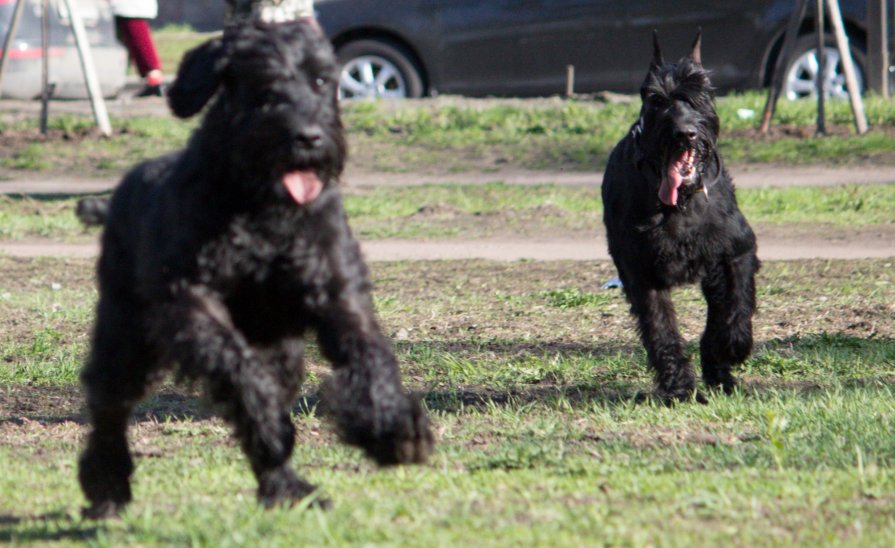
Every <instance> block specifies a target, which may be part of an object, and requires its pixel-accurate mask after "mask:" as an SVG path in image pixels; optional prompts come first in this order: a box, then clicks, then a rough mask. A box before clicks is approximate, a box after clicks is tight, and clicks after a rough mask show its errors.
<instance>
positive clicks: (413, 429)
mask: <svg viewBox="0 0 895 548" xmlns="http://www.w3.org/2000/svg"><path fill="white" fill-rule="evenodd" d="M401 422H402V423H403V424H401V425H400V427H398V428H396V429H395V431H394V434H392V435H390V436H388V437H383V438H382V439H377V440H371V443H369V444H367V445H366V447H365V449H366V450H367V453H369V455H370V456H371V457H373V459H375V460H376V462H377V463H378V464H380V465H381V466H393V465H396V464H423V463H425V462H426V460H427V459H428V458H429V455H431V454H432V449H433V447H434V446H435V438H434V437H433V436H432V431H431V430H430V429H429V419H428V417H426V412H425V410H424V409H423V406H422V404H421V403H420V401H419V399H417V398H411V400H410V413H409V415H406V416H405V417H404V418H403V419H402V421H401Z"/></svg>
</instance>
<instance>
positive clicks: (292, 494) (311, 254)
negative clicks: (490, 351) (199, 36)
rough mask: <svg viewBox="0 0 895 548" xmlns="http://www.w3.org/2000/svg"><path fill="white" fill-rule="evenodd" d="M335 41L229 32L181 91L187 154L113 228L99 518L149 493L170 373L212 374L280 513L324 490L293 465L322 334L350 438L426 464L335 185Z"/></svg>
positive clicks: (92, 369) (95, 463) (112, 217)
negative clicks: (157, 391) (305, 362)
mask: <svg viewBox="0 0 895 548" xmlns="http://www.w3.org/2000/svg"><path fill="white" fill-rule="evenodd" d="M338 73H339V71H338V67H337V64H336V60H335V56H334V54H333V51H332V48H331V47H330V45H329V44H328V42H327V41H326V40H325V39H324V38H323V37H322V36H321V35H320V33H319V32H318V31H316V30H315V29H314V28H313V27H311V26H310V25H308V24H305V23H289V24H277V25H265V24H263V23H254V24H251V23H250V24H247V25H245V26H242V27H234V28H229V29H227V31H225V33H224V37H223V39H215V40H212V41H209V42H207V43H206V44H204V45H202V46H199V47H198V48H196V49H195V50H193V51H192V52H190V53H188V54H187V55H186V57H185V58H184V61H183V62H182V64H181V67H180V70H179V72H178V76H177V80H176V82H175V83H174V86H173V87H172V89H171V91H170V102H171V107H172V109H173V110H174V112H175V113H176V114H178V115H179V116H184V117H186V116H190V115H193V114H195V113H196V112H198V111H199V110H200V109H202V108H203V106H204V105H205V104H206V102H208V101H211V100H212V98H213V97H215V99H214V100H213V101H212V104H211V106H210V107H209V109H208V113H207V114H206V116H205V118H204V121H203V123H202V124H201V126H200V127H199V129H198V130H197V131H196V132H195V133H194V134H193V136H192V138H191V140H190V142H189V145H188V146H187V148H186V149H184V150H182V151H180V152H177V153H174V154H171V155H168V156H164V157H161V158H158V159H155V160H151V161H148V162H145V163H143V164H141V165H140V166H138V167H137V168H136V169H134V170H133V171H131V172H130V173H129V174H128V175H127V176H126V177H125V179H124V181H122V183H121V185H120V186H119V187H118V188H117V189H116V191H115V194H114V196H113V198H112V201H111V203H110V204H108V206H107V205H106V204H105V203H103V202H102V201H96V200H88V201H83V202H82V203H81V204H79V216H80V217H81V218H82V219H83V220H85V221H87V222H97V221H103V222H104V225H105V228H104V231H103V236H102V256H101V258H100V260H99V267H98V276H99V292H100V297H99V304H98V306H97V317H96V325H95V328H94V332H93V340H92V348H91V351H90V357H89V360H88V363H87V366H86V368H85V369H84V372H83V374H82V380H83V382H84V386H85V389H86V396H87V405H88V408H89V411H90V420H91V425H92V427H93V429H92V431H91V432H90V435H89V438H88V441H87V448H86V450H85V451H84V453H83V455H82V457H81V460H80V470H79V478H80V481H81V487H82V488H83V490H84V493H85V495H86V496H87V499H88V501H89V502H90V507H89V508H87V510H86V512H85V514H86V515H87V516H89V517H104V516H109V515H114V514H116V513H117V512H118V511H120V509H121V508H122V507H123V506H124V505H125V504H127V503H128V502H129V501H130V499H131V491H130V476H131V474H132V472H133V462H132V460H131V457H130V454H129V451H128V444H127V438H126V430H127V423H128V417H129V415H130V413H131V411H132V409H133V407H134V406H135V405H136V404H137V403H138V402H139V401H140V399H141V398H142V397H143V396H144V395H145V394H146V392H147V390H149V388H150V387H151V386H152V385H153V384H154V383H155V382H157V381H158V379H159V378H160V377H161V376H162V375H163V374H164V372H165V371H167V370H169V369H170V368H172V367H174V366H175V365H176V369H177V371H178V373H179V375H180V376H182V377H186V378H189V379H197V380H201V381H203V382H204V383H205V384H206V386H207V391H208V395H209V397H210V399H211V400H212V401H213V402H214V403H215V404H216V405H217V407H218V408H219V409H220V410H221V412H222V413H223V415H224V416H225V417H226V418H227V419H228V420H229V421H230V422H231V423H232V424H233V426H234V430H235V433H236V436H237V437H238V438H239V441H240V442H241V445H242V449H243V451H244V452H245V454H246V456H247V457H248V460H249V463H250V464H251V467H252V471H253V472H254V473H255V476H256V478H257V481H258V498H259V500H260V501H261V502H262V503H263V504H264V505H268V506H269V505H273V504H277V503H281V502H282V503H291V502H294V501H296V500H299V499H302V498H303V497H305V496H307V495H308V494H309V493H311V492H312V490H313V489H314V487H313V486H312V485H310V484H308V483H307V482H305V481H304V480H302V479H300V478H299V477H297V476H296V474H295V473H294V472H293V471H292V469H291V468H290V466H289V457H290V455H291V454H292V449H293V445H294V443H295V440H294V437H295V431H294V427H293V424H292V420H291V418H290V412H291V409H292V402H293V399H294V398H295V396H296V393H297V391H298V389H299V387H300V385H301V382H302V376H303V367H302V353H303V348H304V337H305V334H306V332H308V331H315V332H316V334H317V338H318V341H319V345H320V349H321V352H322V353H323V355H324V356H325V357H326V358H327V359H328V360H329V361H330V362H331V363H332V365H333V368H334V370H335V372H334V375H333V380H332V382H331V383H330V386H329V388H328V390H327V394H328V398H327V402H328V404H329V405H328V407H330V408H331V409H332V412H333V414H334V415H335V421H336V425H337V427H338V430H339V433H340V435H341V437H342V439H343V440H344V441H346V442H348V443H351V444H354V445H358V446H360V447H362V448H363V449H365V450H366V451H367V453H368V454H369V455H370V456H372V457H373V458H374V459H376V460H377V461H378V462H379V463H382V464H396V463H404V462H422V461H424V460H425V459H426V457H427V455H428V454H429V452H430V450H431V446H432V436H431V434H430V431H429V428H428V422H427V419H426V416H425V414H424V412H423V409H422V407H421V405H420V403H419V401H417V400H416V399H415V398H412V397H410V396H409V395H408V394H407V393H406V392H405V391H404V389H403V388H402V386H401V381H400V376H399V371H398V366H397V363H396V361H395V357H394V355H393V353H392V350H391V347H390V345H389V342H388V341H387V340H386V338H385V337H384V336H383V335H382V333H381V331H380V329H379V326H378V324H377V321H376V317H375V315H374V312H373V305H372V301H371V297H370V289H371V283H370V278H369V275H368V272H367V268H366V266H365V265H364V263H363V261H362V259H361V254H360V249H359V247H358V244H357V242H356V241H355V240H354V238H353V237H352V235H351V231H350V229H349V228H348V224H347V222H346V217H345V212H344V210H343V208H342V202H341V198H340V196H339V192H338V190H337V189H336V187H335V183H336V182H337V179H338V177H339V175H340V173H341V171H342V166H343V164H344V160H345V145H344V138H343V135H342V125H341V121H340V118H339V107H338V104H337V99H336V85H337V82H338Z"/></svg>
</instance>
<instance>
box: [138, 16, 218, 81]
mask: <svg viewBox="0 0 895 548" xmlns="http://www.w3.org/2000/svg"><path fill="white" fill-rule="evenodd" d="M219 34H220V33H199V32H196V31H194V30H193V28H192V27H190V26H189V25H165V26H164V27H162V28H160V29H156V30H153V31H152V37H153V40H154V42H155V49H156V51H157V52H158V56H159V60H160V61H161V64H162V69H163V70H164V71H165V72H166V73H168V74H170V75H172V76H173V75H174V74H176V73H177V68H178V67H179V66H180V60H181V58H182V57H183V54H184V53H185V52H186V51H187V50H189V49H192V48H194V47H196V46H198V45H199V44H201V43H203V42H205V41H206V40H208V39H210V38H212V37H214V36H217V35H219Z"/></svg>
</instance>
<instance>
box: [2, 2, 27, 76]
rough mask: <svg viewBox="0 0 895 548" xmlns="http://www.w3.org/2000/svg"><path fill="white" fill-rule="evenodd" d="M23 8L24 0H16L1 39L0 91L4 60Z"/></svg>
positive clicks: (17, 28) (4, 67) (4, 65)
mask: <svg viewBox="0 0 895 548" xmlns="http://www.w3.org/2000/svg"><path fill="white" fill-rule="evenodd" d="M24 9H25V0H17V1H16V8H15V11H13V12H12V21H10V23H9V30H8V31H7V32H6V39H5V40H3V54H2V55H0V92H2V91H3V73H4V72H6V60H7V59H9V50H10V49H12V40H13V38H15V36H16V32H18V30H19V21H21V20H22V11H23V10H24Z"/></svg>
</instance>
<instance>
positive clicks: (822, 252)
mask: <svg viewBox="0 0 895 548" xmlns="http://www.w3.org/2000/svg"><path fill="white" fill-rule="evenodd" d="M361 248H362V249H363V252H364V255H365V256H366V258H367V260H369V261H372V262H376V261H417V260H422V261H434V260H456V259H489V260H495V261H518V260H523V259H527V260H535V261H559V260H608V259H609V254H608V253H607V252H606V241H605V240H604V239H602V238H594V239H574V240H573V239H556V240H521V239H483V240H443V241H418V240H370V241H364V242H361ZM98 252H99V246H98V245H97V244H96V243H87V244H65V243H58V242H52V241H40V240H32V241H21V242H0V254H8V255H10V256H13V257H66V258H91V257H95V256H96V255H97V253H98ZM758 255H759V257H760V258H761V259H762V260H765V261H780V260H796V259H866V258H887V257H895V241H891V240H881V239H873V238H869V237H868V238H863V239H862V240H861V241H857V242H856V241H830V240H829V239H823V238H815V239H812V238H807V239H805V238H802V239H799V240H797V241H793V240H783V239H775V238H765V239H762V238H761V237H760V235H759V250H758Z"/></svg>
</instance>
